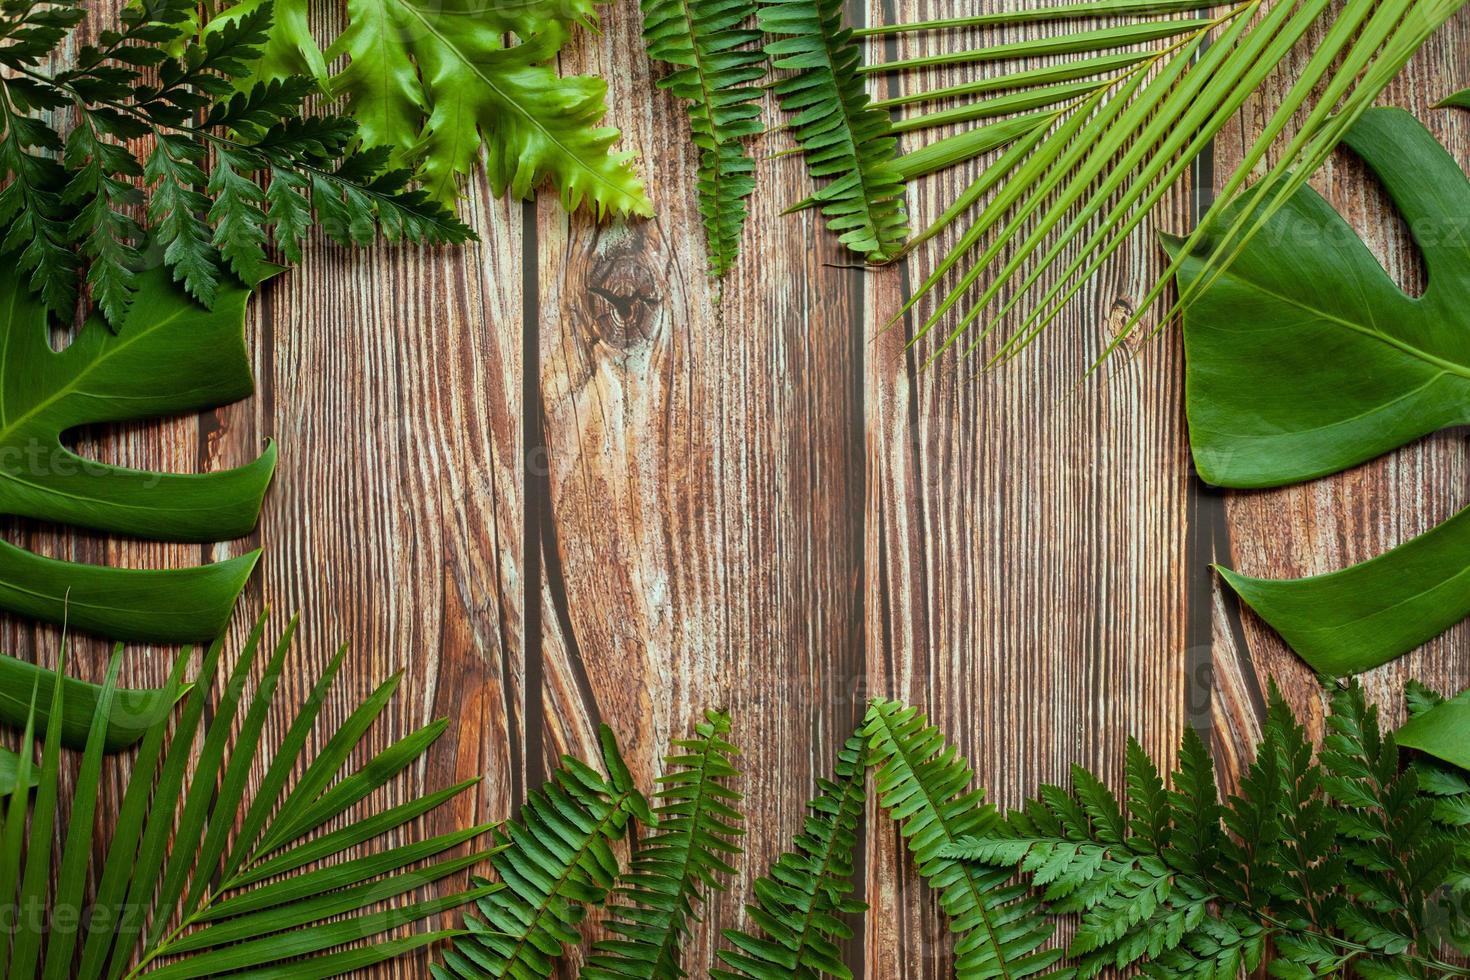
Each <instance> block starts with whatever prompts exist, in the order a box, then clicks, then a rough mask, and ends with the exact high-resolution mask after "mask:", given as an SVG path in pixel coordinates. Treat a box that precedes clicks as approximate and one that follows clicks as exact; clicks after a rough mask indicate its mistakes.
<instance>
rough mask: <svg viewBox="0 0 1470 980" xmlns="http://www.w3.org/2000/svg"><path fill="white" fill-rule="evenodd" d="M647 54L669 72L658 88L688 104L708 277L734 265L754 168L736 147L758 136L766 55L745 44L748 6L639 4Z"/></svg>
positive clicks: (740, 2)
mask: <svg viewBox="0 0 1470 980" xmlns="http://www.w3.org/2000/svg"><path fill="white" fill-rule="evenodd" d="M642 8H643V42H644V45H645V46H646V47H647V49H648V55H649V57H651V58H654V59H656V60H658V61H663V62H665V63H667V64H670V65H673V66H675V68H676V69H677V70H676V71H674V72H672V73H671V74H669V75H668V76H666V77H664V78H661V79H659V82H658V87H659V88H662V89H667V90H669V91H671V92H673V93H674V94H675V95H676V96H678V97H679V98H680V99H683V100H684V101H685V102H687V103H688V104H689V123H690V129H691V131H692V133H693V137H694V145H695V146H696V147H697V148H698V149H699V186H698V190H699V213H700V215H701V216H702V217H703V219H704V229H705V235H706V236H707V239H708V248H709V263H710V274H711V275H712V276H720V275H723V274H724V273H725V272H726V271H727V270H728V269H729V268H730V266H731V265H732V264H733V263H734V261H735V255H736V253H737V252H738V251H739V247H740V230H741V228H743V227H744V225H745V217H746V208H745V199H746V198H747V197H749V196H750V193H751V191H753V190H754V189H755V176H754V171H755V168H754V165H753V164H752V163H751V160H750V157H749V156H748V155H747V154H746V152H745V147H744V143H743V141H744V140H745V139H746V138H748V137H751V136H755V135H757V134H758V133H760V132H761V123H760V106H759V105H757V104H756V101H755V100H756V99H757V98H759V96H760V90H759V89H758V88H756V87H755V86H754V85H753V84H752V83H753V82H757V81H759V80H760V79H761V78H763V77H764V76H765V73H766V69H765V56H764V55H763V54H762V53H761V51H760V50H759V49H752V48H751V45H752V44H754V43H755V42H756V41H759V40H760V36H761V35H760V32H759V31H756V30H751V29H750V28H749V27H748V26H746V25H748V24H749V22H750V21H751V20H752V19H753V18H754V16H755V2H754V0H642Z"/></svg>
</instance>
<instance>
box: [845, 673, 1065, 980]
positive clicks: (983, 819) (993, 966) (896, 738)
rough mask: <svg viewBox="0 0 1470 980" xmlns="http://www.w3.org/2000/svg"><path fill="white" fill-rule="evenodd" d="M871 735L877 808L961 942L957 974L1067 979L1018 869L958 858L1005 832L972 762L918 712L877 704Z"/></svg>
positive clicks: (867, 727) (870, 718) (871, 712)
mask: <svg viewBox="0 0 1470 980" xmlns="http://www.w3.org/2000/svg"><path fill="white" fill-rule="evenodd" d="M863 734H864V735H865V736H866V737H867V738H868V742H869V745H870V747H871V750H872V765H873V766H874V767H875V768H876V769H877V789H878V799H879V802H880V803H881V804H882V806H883V807H884V808H885V809H886V810H888V811H889V813H890V814H891V815H892V817H893V819H894V820H896V821H897V822H898V824H899V828H900V831H901V833H902V834H903V837H904V840H905V841H906V843H907V846H908V850H909V852H910V854H912V856H913V859H914V863H915V864H916V865H917V866H918V870H919V874H920V875H922V876H923V877H924V878H925V879H926V880H927V881H928V882H929V884H930V886H931V887H933V888H934V889H935V891H937V892H938V893H939V904H940V906H941V907H942V908H943V909H944V911H945V913H946V914H947V915H948V916H949V919H950V929H951V930H952V931H953V932H955V933H956V934H957V936H958V937H959V938H958V941H957V942H956V944H955V949H954V955H955V974H956V976H958V977H960V978H966V977H975V978H979V977H1012V978H1019V977H1033V976H1044V977H1048V978H1052V977H1056V978H1060V977H1064V976H1067V975H1068V974H1067V972H1066V971H1060V970H1054V969H1053V967H1054V966H1055V965H1056V964H1057V962H1058V961H1059V960H1060V959H1061V958H1062V951H1061V950H1060V949H1057V948H1051V947H1049V941H1050V939H1051V937H1052V933H1053V932H1054V928H1053V926H1052V925H1051V924H1050V923H1049V922H1048V921H1047V919H1046V916H1045V913H1044V909H1043V907H1042V905H1041V902H1040V900H1039V899H1037V898H1036V897H1035V896H1034V895H1032V894H1031V893H1030V892H1029V890H1028V889H1027V887H1026V886H1025V885H1024V884H1021V883H1018V882H1016V881H1015V880H1014V878H1013V875H1012V872H1011V869H1009V868H999V869H997V868H991V867H984V866H981V865H977V864H972V863H967V862H964V861H960V860H958V859H956V858H955V856H954V855H953V853H952V852H951V850H950V848H952V847H953V846H954V845H955V844H956V842H958V841H960V840H961V839H963V838H966V837H983V836H985V835H986V834H987V833H988V832H989V831H990V830H992V829H994V828H995V827H996V826H997V825H998V824H999V823H1000V817H999V815H998V814H997V813H996V810H995V807H993V806H991V805H990V804H988V803H986V802H985V801H984V793H983V792H982V791H980V790H974V789H971V788H970V786H971V783H972V781H973V777H974V774H973V773H972V772H971V770H970V767H969V765H968V764H967V763H966V761H965V759H964V757H963V756H961V755H959V754H958V753H957V752H956V751H955V749H954V747H953V746H951V745H949V744H947V743H946V742H945V739H944V735H943V734H942V733H941V732H940V731H939V729H938V728H936V727H933V726H931V725H930V724H929V719H928V718H926V717H925V716H924V715H922V714H920V713H919V712H918V710H917V709H914V708H910V707H905V706H904V705H902V704H900V703H899V702H897V701H883V700H877V701H874V702H873V703H872V704H871V705H870V706H869V708H868V714H867V718H866V721H865V724H864V727H863Z"/></svg>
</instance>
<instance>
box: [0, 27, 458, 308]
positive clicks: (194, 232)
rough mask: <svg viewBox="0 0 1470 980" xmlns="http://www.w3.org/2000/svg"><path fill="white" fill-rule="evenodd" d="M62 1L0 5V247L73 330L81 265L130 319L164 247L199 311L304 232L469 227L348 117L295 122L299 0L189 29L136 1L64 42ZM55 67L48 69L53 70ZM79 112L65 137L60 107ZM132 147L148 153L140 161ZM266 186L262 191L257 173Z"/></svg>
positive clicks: (409, 233)
mask: <svg viewBox="0 0 1470 980" xmlns="http://www.w3.org/2000/svg"><path fill="white" fill-rule="evenodd" d="M78 9H79V8H78V7H76V5H75V4H73V3H72V2H71V0H34V2H32V0H24V2H21V3H17V4H10V5H8V6H6V7H5V8H4V9H3V10H0V38H5V39H6V40H7V43H6V44H5V45H4V47H3V49H0V63H3V64H4V65H5V67H7V68H9V69H11V70H10V71H7V72H5V73H3V74H0V185H3V186H0V252H5V253H8V254H9V255H10V257H11V258H12V259H13V260H14V261H15V262H16V264H17V266H18V267H19V269H20V270H21V272H22V273H26V274H28V275H26V276H25V278H26V280H27V282H28V286H29V288H30V289H31V290H32V291H33V292H35V293H37V294H38V295H40V296H41V298H42V300H43V301H44V302H45V303H46V306H47V308H48V309H49V310H50V311H51V312H52V313H53V314H54V315H55V316H56V317H57V318H58V319H59V320H61V321H62V322H66V323H70V322H71V321H72V318H73V314H74V306H75V303H76V299H77V295H78V285H79V283H78V278H79V277H78V273H79V272H81V271H83V270H85V280H86V283H87V285H88V286H89V287H90V294H91V295H90V297H89V299H90V300H92V301H95V303H96V305H97V307H98V309H100V310H101V311H102V314H103V316H104V317H105V318H106V320H107V322H108V323H109V324H110V325H112V326H116V325H117V324H119V323H121V322H122V321H123V320H124V319H125V317H126V316H127V313H128V310H129V308H130V307H131V305H132V303H133V301H134V299H135V292H136V290H137V288H138V283H139V272H140V270H141V269H142V268H143V267H145V266H146V265H147V262H148V261H149V259H145V257H144V255H143V251H144V247H145V246H146V245H147V244H148V243H149V242H152V243H153V244H154V245H156V246H158V247H160V248H161V254H162V259H163V263H164V264H165V265H166V266H168V268H169V270H170V271H171V272H173V274H174V278H175V280H176V281H177V282H179V283H180V284H182V286H183V288H184V289H185V290H186V291H187V292H188V293H189V295H191V296H193V297H194V298H195V299H197V300H199V302H201V303H203V304H204V305H205V306H206V307H212V306H213V305H214V302H215V298H216V296H217V294H218V293H219V291H220V284H221V282H222V281H224V277H225V274H226V271H227V270H228V271H229V272H233V273H234V274H235V275H236V276H237V277H238V278H239V279H240V281H242V282H244V283H246V284H247V285H251V286H254V285H256V284H257V283H258V282H259V281H260V280H261V279H262V278H263V277H265V276H266V275H268V274H269V272H270V270H271V266H270V264H269V262H268V261H267V251H266V250H267V245H268V240H269V235H270V233H272V232H273V233H274V234H275V237H276V244H277V245H279V246H280V247H281V249H282V250H283V251H284V252H285V253H286V254H287V255H288V256H296V255H299V251H298V247H297V246H298V242H299V239H300V238H301V237H302V235H303V234H304V232H305V229H306V228H307V227H309V226H310V225H311V224H312V223H313V221H315V222H316V223H319V224H320V225H321V227H322V228H323V230H324V231H325V232H326V233H327V235H328V236H329V237H331V238H332V239H334V240H336V241H338V242H342V243H344V244H366V243H367V242H370V241H372V240H374V239H375V237H376V234H377V231H378V230H380V229H381V231H382V232H383V235H384V237H385V238H387V239H388V240H390V241H393V240H399V239H407V240H410V241H415V242H422V243H428V244H444V243H459V242H464V241H467V240H469V239H471V238H473V237H474V234H473V232H472V231H471V230H470V229H469V228H468V227H467V226H466V225H464V224H463V223H462V222H460V221H458V220H457V219H455V218H454V216H453V214H452V213H451V212H449V211H448V210H446V209H445V208H443V207H442V206H440V205H439V204H437V203H435V202H433V201H430V200H429V199H428V197H427V195H426V194H425V193H424V192H423V191H421V190H415V189H409V183H410V179H411V176H412V175H411V174H410V173H408V172H407V171H403V170H395V169H393V168H390V167H389V165H388V164H389V159H388V156H389V154H388V152H387V151H386V150H383V149H372V148H363V147H361V146H360V145H359V143H358V141H357V140H356V138H355V137H356V135H357V125H356V122H355V121H354V120H352V119H350V118H347V117H343V116H332V115H307V114H305V113H304V110H305V109H306V108H308V105H307V102H308V100H310V99H311V98H312V97H313V96H315V95H316V94H317V93H318V92H319V91H320V83H322V82H323V81H325V79H326V75H327V67H326V62H325V59H324V56H323V55H322V53H321V52H320V51H318V50H317V48H316V46H315V43H314V42H313V40H312V37H311V33H310V31H309V30H308V29H307V23H306V10H307V4H306V0H243V2H241V3H239V4H236V5H235V6H233V7H231V8H230V9H228V10H226V11H225V12H223V13H222V14H220V15H219V16H217V17H214V18H213V19H211V20H208V21H205V22H204V23H202V24H201V17H202V15H201V13H200V11H199V10H198V9H196V8H195V7H193V6H189V5H187V4H184V3H181V2H179V0H142V2H139V3H134V4H128V5H124V6H123V7H121V8H120V9H119V11H118V14H117V18H116V22H115V26H114V27H104V28H102V29H100V30H98V31H96V32H89V34H88V36H87V37H84V38H81V37H79V38H72V37H70V36H69V34H70V31H71V29H72V28H73V27H75V26H76V24H77V22H78V20H79V19H80V18H79V17H78V16H77V11H78ZM50 64H58V65H60V66H61V67H60V68H59V69H58V70H55V71H52V72H50V73H48V71H47V69H49V68H50ZM59 109H65V110H66V112H67V113H68V114H69V116H68V117H69V118H70V114H74V115H75V123H74V124H71V125H70V133H69V135H68V136H67V138H66V139H65V141H63V140H62V139H61V136H60V135H59V134H58V132H57V131H56V130H55V129H54V128H52V123H51V119H52V118H53V117H54V114H55V111H56V110H59ZM135 147H147V148H149V150H148V153H147V158H146V162H144V161H143V160H142V158H140V157H138V156H137V155H136V153H137V150H136V149H135ZM266 174H269V175H270V176H271V178H272V182H271V190H270V191H268V192H263V191H262V189H261V187H260V183H259V182H260V180H261V178H262V177H264V176H265V175H266Z"/></svg>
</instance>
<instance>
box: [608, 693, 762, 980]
mask: <svg viewBox="0 0 1470 980" xmlns="http://www.w3.org/2000/svg"><path fill="white" fill-rule="evenodd" d="M729 733H730V716H729V715H727V714H725V713H723V712H720V711H707V712H705V716H704V721H702V722H700V723H699V724H698V725H696V726H695V735H696V737H695V738H692V739H681V740H678V741H676V742H675V743H674V748H675V750H676V751H675V752H674V753H673V754H670V755H668V756H666V757H665V758H664V774H663V775H662V776H660V777H659V779H658V784H659V789H658V791H657V792H656V793H655V794H654V801H655V806H654V811H653V813H654V817H655V823H654V824H653V826H652V827H651V832H650V833H649V835H648V836H647V837H646V838H644V839H643V840H641V841H639V843H638V848H637V851H636V853H635V855H634V857H633V861H632V865H631V866H630V867H629V869H628V871H627V873H626V874H625V875H623V877H622V879H621V882H622V883H621V884H620V885H619V886H618V895H619V897H620V899H622V900H621V901H620V902H618V903H617V904H616V905H614V906H613V907H612V909H611V911H612V916H611V919H610V921H609V922H608V929H609V930H611V931H612V932H614V933H616V934H617V935H618V937H619V938H617V939H607V940H602V941H600V942H598V943H596V944H594V946H593V948H592V956H591V957H589V959H588V961H587V965H586V967H584V968H583V970H582V974H581V975H582V977H583V978H584V980H633V978H637V980H676V978H679V977H683V976H686V973H685V971H684V969H683V967H682V965H681V955H680V953H681V950H682V948H683V946H684V944H685V942H686V940H687V939H688V936H689V923H690V921H691V920H692V919H694V917H695V907H696V906H697V905H698V904H699V903H700V902H702V901H703V897H704V893H705V890H706V889H723V887H724V885H723V884H722V883H721V878H723V877H725V876H727V875H732V874H734V873H735V869H734V868H733V867H731V866H730V864H729V860H728V859H730V858H733V856H734V855H737V854H739V853H740V845H739V844H738V843H737V841H738V840H739V838H740V835H741V834H743V833H744V831H743V830H741V826H740V825H741V816H740V811H739V810H738V809H736V807H737V806H738V805H739V803H740V799H741V796H740V793H739V792H738V791H736V790H735V789H734V788H732V787H731V786H730V783H731V782H732V781H733V780H734V779H735V778H736V777H738V776H739V774H740V773H739V770H737V769H736V768H735V765H734V762H733V761H732V756H734V755H735V754H737V753H738V752H739V750H738V749H737V748H736V747H735V746H734V745H732V744H731V743H730V742H729V741H727V740H726V736H727V735H729Z"/></svg>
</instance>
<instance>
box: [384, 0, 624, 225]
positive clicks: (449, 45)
mask: <svg viewBox="0 0 1470 980" xmlns="http://www.w3.org/2000/svg"><path fill="white" fill-rule="evenodd" d="M392 2H394V3H397V4H398V6H400V7H402V8H403V9H404V10H406V11H408V12H409V13H410V14H412V15H413V16H414V18H415V19H417V20H418V22H419V23H420V24H422V25H424V30H426V31H428V32H429V34H431V35H433V37H434V38H435V39H436V40H437V41H438V42H439V43H440V44H442V45H444V47H445V48H446V49H447V50H449V51H453V52H454V54H455V57H456V58H458V59H459V61H460V63H461V64H463V65H464V66H465V67H466V68H468V69H469V70H470V71H471V72H472V73H474V75H475V76H476V77H477V78H479V79H480V81H482V82H484V83H485V87H486V88H488V89H490V90H491V91H492V92H494V93H495V94H496V96H497V97H499V98H500V100H501V101H502V102H503V103H505V104H506V105H508V106H510V107H512V108H513V109H514V110H515V111H516V112H517V113H519V114H520V115H521V116H522V117H523V118H524V119H525V120H526V121H527V122H529V123H530V124H531V125H532V126H533V127H534V128H535V129H537V130H539V131H540V132H541V133H543V134H544V135H545V136H546V139H547V141H548V142H550V143H552V144H553V145H554V146H555V147H556V148H557V149H559V150H560V151H561V152H562V153H563V154H565V155H566V156H567V157H569V158H570V159H571V160H572V161H573V162H574V163H575V164H576V165H577V168H578V169H580V170H582V171H584V172H586V173H587V174H588V175H589V176H590V177H591V178H592V179H593V180H595V181H597V182H598V183H600V184H602V185H603V186H605V187H606V188H608V190H610V191H613V192H614V193H616V194H618V195H620V196H621V195H623V194H625V193H626V192H625V191H624V190H623V189H622V188H621V187H619V186H618V185H617V184H615V183H613V182H612V181H610V180H608V179H607V178H606V177H604V176H603V175H602V174H600V173H598V172H597V171H596V170H595V169H593V168H592V167H591V166H589V165H588V164H587V163H586V162H585V161H584V160H583V159H582V157H581V155H580V154H577V153H574V152H573V151H572V150H571V149H570V148H569V147H568V146H567V145H566V143H564V142H563V141H562V140H561V139H559V138H557V137H556V135H555V134H553V133H552V132H551V130H549V129H547V128H546V127H545V126H543V125H541V122H540V120H538V119H537V118H536V116H535V114H534V113H532V112H529V111H527V110H526V107H525V106H523V105H521V103H520V102H518V101H516V100H515V99H513V98H511V97H509V96H508V95H507V94H506V93H505V90H504V89H502V88H501V87H500V86H498V85H496V84H495V82H494V81H493V80H492V79H491V78H490V76H488V75H486V74H485V73H484V72H483V71H481V70H480V68H479V66H478V65H476V64H475V63H474V62H473V61H471V60H470V59H469V58H468V57H467V56H466V55H465V53H464V52H463V51H461V50H460V49H459V47H457V46H456V45H455V44H454V43H453V42H452V41H450V40H449V38H447V37H445V36H444V34H443V33H442V32H441V31H439V30H438V29H437V28H435V26H434V25H433V24H432V23H431V22H430V21H429V19H428V18H427V17H425V16H424V15H423V14H422V13H420V12H419V11H418V10H417V9H416V8H415V7H414V6H413V4H411V3H407V2H405V0H392ZM503 50H506V51H509V50H511V49H510V48H505V49H503ZM476 125H477V126H478V125H479V123H478V121H477V122H476Z"/></svg>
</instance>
